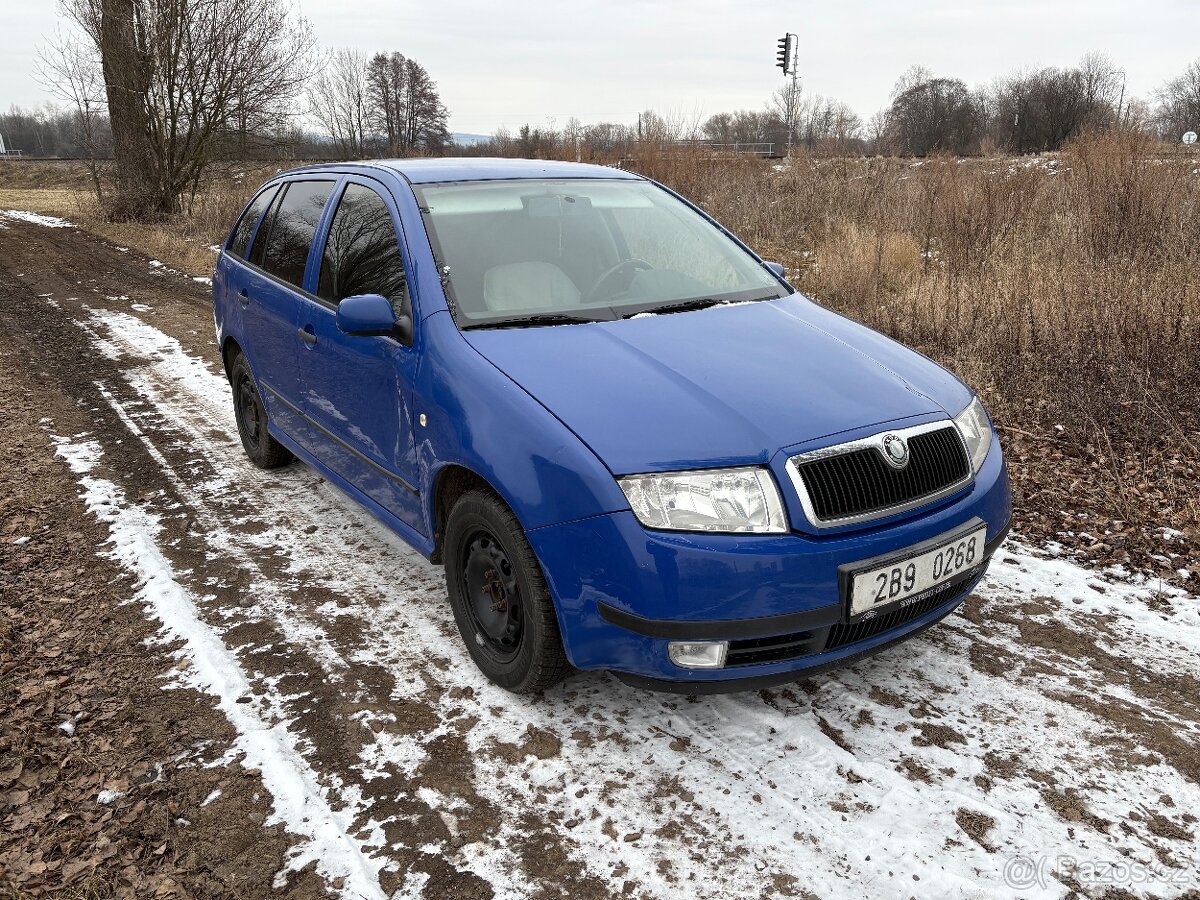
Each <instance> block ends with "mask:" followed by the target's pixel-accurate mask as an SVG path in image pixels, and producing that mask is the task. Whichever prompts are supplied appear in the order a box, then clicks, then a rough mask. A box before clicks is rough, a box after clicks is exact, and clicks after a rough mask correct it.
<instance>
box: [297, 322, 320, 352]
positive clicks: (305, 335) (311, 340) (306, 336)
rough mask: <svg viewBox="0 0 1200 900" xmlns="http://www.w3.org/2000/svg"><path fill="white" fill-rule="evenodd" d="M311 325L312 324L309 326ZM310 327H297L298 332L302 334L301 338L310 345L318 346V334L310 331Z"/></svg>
mask: <svg viewBox="0 0 1200 900" xmlns="http://www.w3.org/2000/svg"><path fill="white" fill-rule="evenodd" d="M311 327H312V326H311V325H310V326H308V328H311ZM308 328H297V329H296V334H298V335H300V340H302V341H304V343H306V344H308V346H310V347H315V346H317V336H316V335H315V334H313V333H312V332H311V331H309V330H308Z"/></svg>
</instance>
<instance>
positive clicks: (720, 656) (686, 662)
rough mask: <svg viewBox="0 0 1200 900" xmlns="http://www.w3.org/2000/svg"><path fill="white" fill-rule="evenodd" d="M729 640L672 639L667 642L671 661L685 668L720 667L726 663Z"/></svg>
mask: <svg viewBox="0 0 1200 900" xmlns="http://www.w3.org/2000/svg"><path fill="white" fill-rule="evenodd" d="M728 650H729V641H686V642H685V641H672V642H671V643H669V644H667V656H669V657H671V662H673V663H675V665H677V666H682V667H683V668H685V669H719V668H721V666H723V665H725V653H726V651H728Z"/></svg>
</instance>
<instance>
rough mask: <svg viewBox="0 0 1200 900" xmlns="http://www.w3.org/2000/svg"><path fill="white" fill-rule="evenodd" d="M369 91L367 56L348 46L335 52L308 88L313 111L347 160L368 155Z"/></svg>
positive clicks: (310, 105) (310, 106)
mask: <svg viewBox="0 0 1200 900" xmlns="http://www.w3.org/2000/svg"><path fill="white" fill-rule="evenodd" d="M367 90H368V89H367V57H366V55H365V54H363V53H360V52H359V51H357V50H351V49H348V48H342V49H340V50H335V51H333V53H332V54H330V56H329V60H328V62H327V63H326V64H325V66H324V68H323V69H322V70H321V72H320V74H319V75H317V77H316V78H314V79H313V80H312V83H311V84H310V85H309V88H308V103H309V110H310V112H311V113H312V115H313V117H314V118H315V119H316V120H317V121H318V122H320V123H321V125H322V126H323V127H324V128H325V130H326V131H327V132H329V134H330V135H331V136H332V137H333V140H334V143H336V144H337V145H338V149H339V151H340V152H341V155H342V156H344V157H346V158H347V159H360V158H362V157H363V156H366V146H367V139H368V130H369V128H370V112H369V109H368V98H367Z"/></svg>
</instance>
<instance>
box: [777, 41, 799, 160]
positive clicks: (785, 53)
mask: <svg viewBox="0 0 1200 900" xmlns="http://www.w3.org/2000/svg"><path fill="white" fill-rule="evenodd" d="M775 44H776V46H777V48H778V49H777V50H776V52H775V60H776V62H775V65H776V67H777V68H780V69H782V70H783V74H784V75H790V76H791V79H792V83H791V85H790V87H789V89H788V90H789V93H788V98H787V105H786V108H785V112H786V113H787V122H786V123H785V124H786V125H787V155H788V156H789V157H790V156H791V155H792V143H793V142H794V141H795V139H796V115H797V113H799V110H798V109H797V106H799V97H800V37H799V35H796V34H793V33H792V32H790V31H789V32H788V33H787V34H785V35H784V36H783V37H781V38H780V39H779V40H777V41H776V42H775Z"/></svg>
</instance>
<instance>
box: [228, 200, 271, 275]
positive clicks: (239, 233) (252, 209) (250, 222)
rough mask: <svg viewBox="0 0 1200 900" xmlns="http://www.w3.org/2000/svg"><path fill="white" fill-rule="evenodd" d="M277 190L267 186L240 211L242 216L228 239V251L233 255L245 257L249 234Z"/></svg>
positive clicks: (248, 244) (252, 231)
mask: <svg viewBox="0 0 1200 900" xmlns="http://www.w3.org/2000/svg"><path fill="white" fill-rule="evenodd" d="M278 190H279V188H278V187H275V186H272V187H269V188H267V189H266V190H265V191H263V192H262V193H261V194H259V195H258V196H257V197H255V198H254V199H253V200H251V201H250V205H249V206H247V207H246V211H245V212H244V213H242V217H241V218H240V219H238V222H237V224H236V225H234V226H233V234H232V236H231V237H230V239H229V247H228V251H229V252H230V253H232V254H233V255H234V256H241V257H245V255H246V249H247V248H248V247H249V246H250V235H251V234H253V233H254V226H255V225H257V224H258V220H259V218H260V217H261V216H262V212H263V210H264V209H266V208H267V206H268V205H269V204H270V202H271V200H272V198H274V196H275V192H276V191H278Z"/></svg>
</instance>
